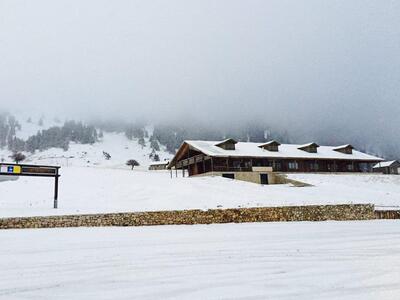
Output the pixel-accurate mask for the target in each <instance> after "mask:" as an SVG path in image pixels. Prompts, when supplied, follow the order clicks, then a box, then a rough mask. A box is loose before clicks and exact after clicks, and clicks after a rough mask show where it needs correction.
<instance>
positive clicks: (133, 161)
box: [126, 159, 140, 170]
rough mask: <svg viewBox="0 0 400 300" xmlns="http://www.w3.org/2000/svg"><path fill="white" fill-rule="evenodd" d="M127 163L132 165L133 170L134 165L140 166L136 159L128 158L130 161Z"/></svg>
mask: <svg viewBox="0 0 400 300" xmlns="http://www.w3.org/2000/svg"><path fill="white" fill-rule="evenodd" d="M126 165H127V166H131V167H132V170H133V168H134V167H137V166H140V164H139V163H138V162H137V161H136V160H134V159H130V160H128V161H127V162H126Z"/></svg>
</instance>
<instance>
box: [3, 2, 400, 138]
mask: <svg viewBox="0 0 400 300" xmlns="http://www.w3.org/2000/svg"><path fill="white" fill-rule="evenodd" d="M10 107H14V108H15V107H17V108H18V107H26V109H33V110H38V109H39V110H44V111H47V110H51V111H56V112H62V113H63V114H67V115H70V116H82V115H83V116H101V117H123V118H135V117H136V116H145V117H148V118H150V119H160V118H164V119H165V118H166V119H171V120H175V119H177V118H180V117H182V116H185V117H186V118H190V117H194V118H198V119H205V120H207V122H216V121H217V120H223V121H224V122H227V123H233V122H235V120H249V119H263V120H267V121H268V122H270V123H271V124H282V126H284V127H287V128H288V130H292V131H296V130H297V131H301V132H303V133H304V134H309V135H310V136H312V135H315V134H318V132H326V130H331V132H332V131H333V130H334V131H335V132H337V133H338V134H341V135H343V134H344V135H346V134H347V133H349V134H350V133H351V134H353V135H354V134H356V135H357V134H358V133H359V134H360V135H362V136H365V135H373V136H376V135H385V136H386V137H390V138H395V137H396V136H397V139H399V135H400V132H399V131H400V130H399V127H400V118H399V116H400V1H385V0H376V1H368V0H360V1H357V0H351V1H349V0H343V1H333V0H330V1H328V0H326V1H323V0H303V1H300V0H293V1H285V0H276V1H271V0H260V1H256V0H246V1H245V0H242V1H235V0H201V1H199V0H196V1H190V0H182V1H176V0H168V1H167V0H165V1H155V0H147V1H144V0H141V1H133V0H126V1H122V0H116V1H109V0H107V1H99V0H79V1H77V0H68V1H61V0H57V1H54V0H48V1H47V0H46V1H44V0H35V1H18V0H0V109H1V108H10ZM211 124H212V123H211ZM348 128H350V129H348ZM366 132H367V133H366ZM375 138H376V137H375Z"/></svg>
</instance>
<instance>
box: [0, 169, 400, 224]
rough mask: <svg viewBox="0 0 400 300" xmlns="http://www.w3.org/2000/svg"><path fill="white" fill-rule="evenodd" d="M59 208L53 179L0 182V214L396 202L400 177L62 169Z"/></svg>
mask: <svg viewBox="0 0 400 300" xmlns="http://www.w3.org/2000/svg"><path fill="white" fill-rule="evenodd" d="M61 174H62V176H61V178H60V194H59V209H57V210H55V209H53V208H52V197H53V180H52V179H49V178H37V177H20V178H19V179H18V180H17V181H7V182H0V195H1V196H0V216H1V217H9V216H29V215H52V214H58V215H60V214H75V213H78V214H83V213H97V212H128V211H150V210H152V211H154V210H173V209H209V208H234V207H257V206H281V205H311V204H336V203H341V204H346V203H374V204H376V205H377V206H383V207H386V206H390V207H399V206H400V176H395V175H392V176H387V175H376V174H368V175H311V174H303V175H301V174H298V175H290V177H293V178H296V179H301V180H304V181H307V182H310V183H313V184H315V186H311V187H292V186H290V185H266V186H262V185H257V184H253V183H248V182H242V181H236V180H230V179H226V178H222V177H191V178H188V177H185V178H182V177H181V176H182V175H181V172H178V174H179V176H180V177H178V178H175V175H174V177H173V178H172V179H171V178H170V174H169V172H168V171H147V170H144V169H138V170H136V169H135V170H133V171H131V170H130V169H129V168H128V167H127V166H124V167H122V166H121V168H120V169H116V168H114V167H113V168H106V167H64V168H62V169H61Z"/></svg>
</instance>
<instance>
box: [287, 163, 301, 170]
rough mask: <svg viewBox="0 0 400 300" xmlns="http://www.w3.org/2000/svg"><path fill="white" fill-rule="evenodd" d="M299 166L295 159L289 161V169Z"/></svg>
mask: <svg viewBox="0 0 400 300" xmlns="http://www.w3.org/2000/svg"><path fill="white" fill-rule="evenodd" d="M298 168H299V164H298V163H297V161H290V162H289V169H290V170H297V169H298Z"/></svg>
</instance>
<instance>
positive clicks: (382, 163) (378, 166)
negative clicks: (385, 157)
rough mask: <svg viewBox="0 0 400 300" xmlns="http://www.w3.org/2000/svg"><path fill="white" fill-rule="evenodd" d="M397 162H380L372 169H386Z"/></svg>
mask: <svg viewBox="0 0 400 300" xmlns="http://www.w3.org/2000/svg"><path fill="white" fill-rule="evenodd" d="M396 162H397V160H391V161H382V162H380V163H377V164H376V165H375V166H374V167H373V168H374V169H375V168H386V167H390V166H391V165H393V164H394V163H396Z"/></svg>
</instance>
